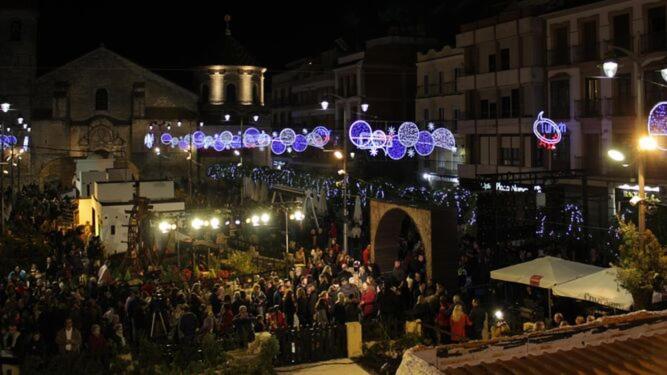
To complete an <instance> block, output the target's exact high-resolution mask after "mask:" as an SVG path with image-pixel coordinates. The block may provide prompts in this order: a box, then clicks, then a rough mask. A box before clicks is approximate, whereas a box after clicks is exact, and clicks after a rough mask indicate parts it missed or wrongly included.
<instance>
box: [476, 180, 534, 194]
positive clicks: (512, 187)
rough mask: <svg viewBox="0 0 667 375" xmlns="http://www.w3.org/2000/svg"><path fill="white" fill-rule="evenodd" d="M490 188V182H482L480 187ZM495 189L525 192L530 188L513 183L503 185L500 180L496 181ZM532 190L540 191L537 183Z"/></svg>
mask: <svg viewBox="0 0 667 375" xmlns="http://www.w3.org/2000/svg"><path fill="white" fill-rule="evenodd" d="M491 188H492V185H491V184H490V183H488V182H484V183H482V189H483V190H491ZM496 190H498V191H513V192H516V193H525V192H527V191H529V190H530V189H529V188H527V187H524V186H518V185H515V184H512V185H504V184H502V183H500V182H496ZM533 190H534V191H536V192H538V193H540V192H542V187H541V186H539V185H535V186H533Z"/></svg>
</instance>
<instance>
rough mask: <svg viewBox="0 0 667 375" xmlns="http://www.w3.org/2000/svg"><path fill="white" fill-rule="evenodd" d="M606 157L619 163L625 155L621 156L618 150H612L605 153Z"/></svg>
mask: <svg viewBox="0 0 667 375" xmlns="http://www.w3.org/2000/svg"><path fill="white" fill-rule="evenodd" d="M607 155H608V156H609V157H610V158H611V159H612V160H614V161H619V162H620V161H623V160H625V154H623V153H622V152H621V151H619V150H614V149H612V150H609V151H607Z"/></svg>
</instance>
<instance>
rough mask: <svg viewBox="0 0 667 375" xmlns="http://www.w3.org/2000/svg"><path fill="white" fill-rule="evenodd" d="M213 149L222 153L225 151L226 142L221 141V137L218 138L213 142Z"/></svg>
mask: <svg viewBox="0 0 667 375" xmlns="http://www.w3.org/2000/svg"><path fill="white" fill-rule="evenodd" d="M213 149H214V150H215V151H222V150H224V149H225V142H223V141H222V139H220V137H218V138H216V139H215V141H213Z"/></svg>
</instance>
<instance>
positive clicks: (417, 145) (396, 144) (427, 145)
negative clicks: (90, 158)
mask: <svg viewBox="0 0 667 375" xmlns="http://www.w3.org/2000/svg"><path fill="white" fill-rule="evenodd" d="M428 127H429V130H420V129H419V126H417V124H415V123H413V122H404V123H402V124H401V126H399V127H398V131H396V129H395V128H394V127H388V128H387V131H386V132H385V131H383V130H380V129H377V130H373V128H372V127H371V125H370V124H369V123H368V122H366V121H364V120H357V121H355V122H353V123H352V124H351V125H350V126H349V132H348V137H349V140H350V142H352V144H354V145H355V146H357V148H359V149H361V150H368V152H369V153H370V155H371V156H376V155H377V154H378V152H379V150H382V151H384V153H385V155H386V156H388V157H389V158H390V159H393V160H400V159H402V158H404V157H405V156H406V155H407V156H408V157H410V158H412V157H415V155H419V156H429V155H430V154H431V153H433V151H434V150H435V148H436V147H439V148H442V149H445V150H449V151H452V152H455V151H456V140H455V138H454V135H453V134H452V132H451V131H449V130H448V129H446V128H435V126H434V125H433V123H429V126H428Z"/></svg>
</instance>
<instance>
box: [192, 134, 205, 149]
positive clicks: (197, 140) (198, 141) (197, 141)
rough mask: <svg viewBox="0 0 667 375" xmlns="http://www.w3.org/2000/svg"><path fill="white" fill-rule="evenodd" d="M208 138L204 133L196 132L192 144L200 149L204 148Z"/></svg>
mask: <svg viewBox="0 0 667 375" xmlns="http://www.w3.org/2000/svg"><path fill="white" fill-rule="evenodd" d="M205 138H206V134H204V132H203V131H201V130H197V131H196V132H194V133H192V143H193V144H194V145H195V146H196V147H197V148H200V147H202V146H204V139H205Z"/></svg>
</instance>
